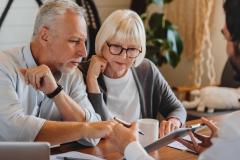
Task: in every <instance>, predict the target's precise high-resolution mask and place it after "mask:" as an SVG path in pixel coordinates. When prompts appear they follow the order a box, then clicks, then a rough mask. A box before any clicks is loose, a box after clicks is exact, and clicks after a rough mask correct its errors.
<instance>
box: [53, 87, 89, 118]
mask: <svg viewBox="0 0 240 160" xmlns="http://www.w3.org/2000/svg"><path fill="white" fill-rule="evenodd" d="M53 100H54V102H55V103H56V106H57V107H58V109H59V111H60V113H61V115H62V116H63V118H64V120H65V121H79V122H84V121H85V120H86V115H85V112H84V110H83V109H82V108H81V107H80V106H79V104H77V103H76V102H75V101H74V100H73V99H72V98H71V97H69V96H68V95H67V94H66V93H65V92H64V91H61V92H60V93H59V94H58V95H57V96H55V97H54V98H53Z"/></svg>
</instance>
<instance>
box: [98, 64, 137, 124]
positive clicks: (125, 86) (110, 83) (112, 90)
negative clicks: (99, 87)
mask: <svg viewBox="0 0 240 160" xmlns="http://www.w3.org/2000/svg"><path fill="white" fill-rule="evenodd" d="M103 78H104V81H105V84H106V88H107V91H108V95H107V107H108V108H109V110H110V112H111V113H112V114H113V115H114V116H116V117H118V118H120V119H122V120H124V121H127V122H134V121H136V120H137V119H139V118H140V113H141V112H140V100H139V94H138V90H137V86H136V83H135V80H134V77H133V74H132V71H131V70H130V69H129V70H128V71H127V73H126V74H125V75H124V76H123V77H121V78H118V79H112V78H109V77H107V76H103Z"/></svg>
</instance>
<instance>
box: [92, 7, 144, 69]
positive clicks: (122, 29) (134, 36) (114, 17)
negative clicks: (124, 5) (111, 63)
mask: <svg viewBox="0 0 240 160" xmlns="http://www.w3.org/2000/svg"><path fill="white" fill-rule="evenodd" d="M113 38H117V39H119V40H121V41H122V42H127V41H132V42H133V43H136V45H139V46H140V47H141V50H142V52H141V53H140V54H139V56H138V57H137V58H136V61H135V67H136V66H138V65H139V64H140V63H141V62H142V61H143V59H144V57H145V54H146V35H145V29H144V25H143V22H142V20H141V18H140V17H139V15H138V14H137V13H136V12H134V11H131V10H116V11H114V12H113V13H112V14H111V15H110V16H109V17H108V18H107V19H106V20H105V21H104V22H103V24H102V26H101V28H100V30H99V31H98V33H97V36H96V40H95V52H96V54H97V55H101V54H102V48H103V45H104V44H105V43H106V42H107V41H109V40H111V39H113Z"/></svg>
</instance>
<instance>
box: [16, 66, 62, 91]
mask: <svg viewBox="0 0 240 160" xmlns="http://www.w3.org/2000/svg"><path fill="white" fill-rule="evenodd" d="M20 71H21V73H22V74H23V76H24V78H25V81H26V83H27V84H30V85H32V86H33V87H34V88H35V89H36V90H40V91H43V92H44V93H45V94H48V93H52V92H53V91H54V90H55V89H56V88H57V83H56V81H55V79H54V77H53V75H52V72H51V70H50V69H49V67H48V66H46V65H40V66H37V67H33V68H27V69H20Z"/></svg>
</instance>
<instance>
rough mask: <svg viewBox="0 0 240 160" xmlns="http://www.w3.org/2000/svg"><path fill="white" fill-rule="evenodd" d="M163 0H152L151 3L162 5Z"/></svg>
mask: <svg viewBox="0 0 240 160" xmlns="http://www.w3.org/2000/svg"><path fill="white" fill-rule="evenodd" d="M163 1H165V0H153V3H155V4H157V5H162V4H163Z"/></svg>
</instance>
